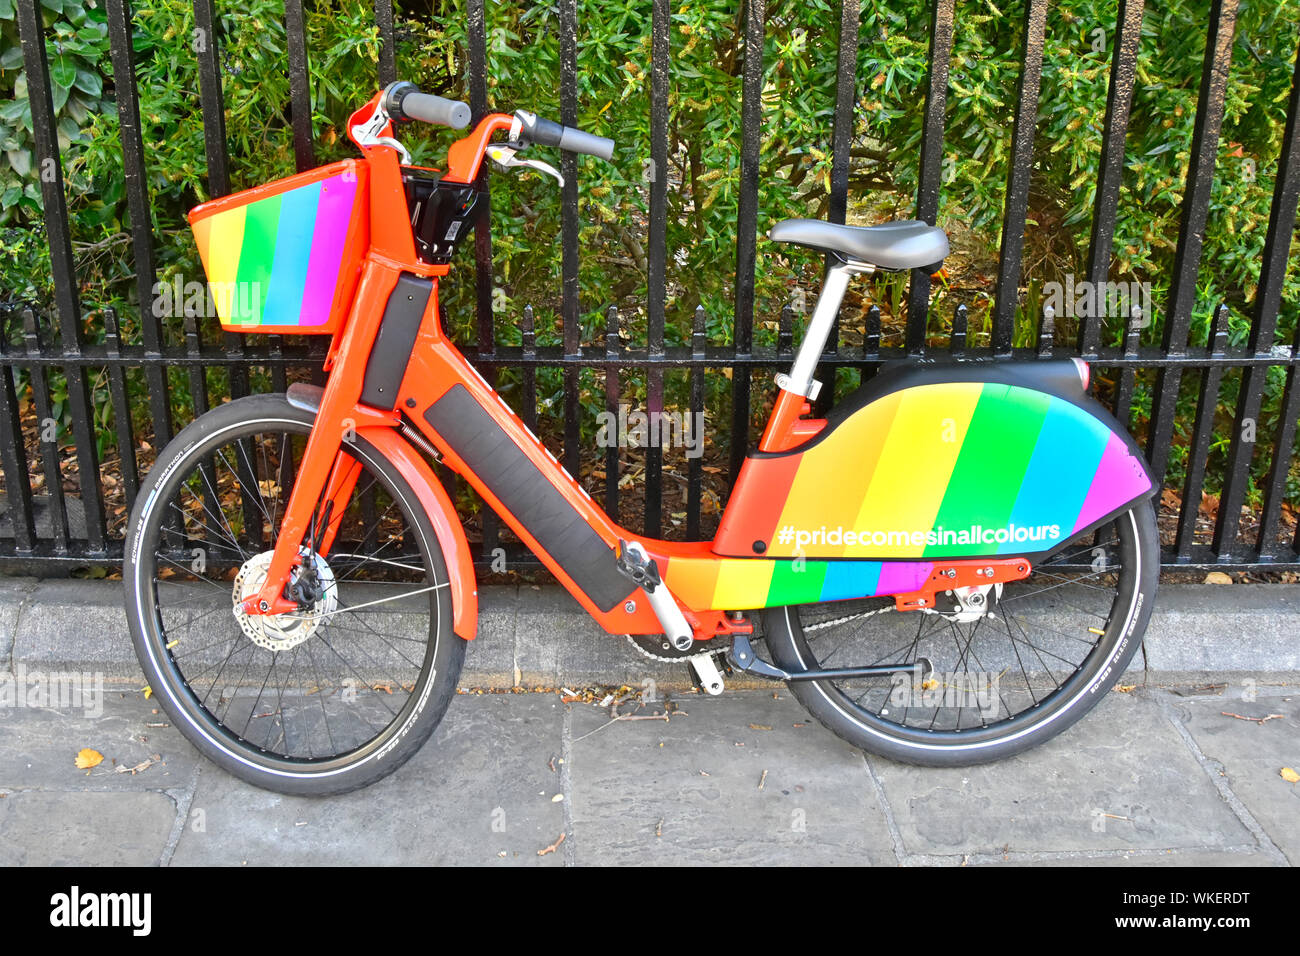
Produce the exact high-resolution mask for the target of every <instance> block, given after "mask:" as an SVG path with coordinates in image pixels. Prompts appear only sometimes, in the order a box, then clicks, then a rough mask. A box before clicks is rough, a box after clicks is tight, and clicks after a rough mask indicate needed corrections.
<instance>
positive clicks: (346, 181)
mask: <svg viewBox="0 0 1300 956" xmlns="http://www.w3.org/2000/svg"><path fill="white" fill-rule="evenodd" d="M356 194H357V177H356V174H355V173H341V174H339V175H338V176H331V177H330V178H329V179H326V180H323V181H322V182H321V192H320V205H319V206H318V207H317V209H316V229H315V231H314V232H313V234H312V239H311V259H310V260H308V262H307V283H306V287H305V288H304V289H303V294H302V313H301V315H300V316H299V319H298V324H299V325H305V326H309V325H324V324H325V323H326V322H328V321H329V317H330V309H331V308H332V307H333V305H334V294H335V291H336V290H337V288H338V279H339V263H340V262H341V261H342V259H343V243H344V241H345V240H346V239H347V235H348V221H349V220H350V219H351V218H352V203H353V200H354V199H355V198H356Z"/></svg>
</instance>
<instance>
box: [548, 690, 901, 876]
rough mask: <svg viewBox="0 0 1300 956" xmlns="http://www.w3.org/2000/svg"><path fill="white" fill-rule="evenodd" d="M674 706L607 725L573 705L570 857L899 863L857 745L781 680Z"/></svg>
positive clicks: (592, 860) (591, 710)
mask: <svg viewBox="0 0 1300 956" xmlns="http://www.w3.org/2000/svg"><path fill="white" fill-rule="evenodd" d="M678 704H679V706H680V708H681V711H682V713H679V714H677V715H675V716H673V717H672V718H671V719H670V720H669V721H668V722H666V723H665V722H663V721H658V720H638V721H631V720H627V721H617V722H615V723H613V724H611V723H609V721H610V718H609V715H608V714H607V713H606V712H604V711H602V710H600V709H598V708H595V707H592V706H590V705H577V704H575V705H572V707H573V719H572V731H571V733H572V743H571V745H570V757H569V773H570V774H571V776H572V781H573V783H572V789H573V806H572V808H571V813H572V821H573V832H572V834H571V838H572V840H573V850H572V852H573V854H574V862H575V863H577V864H580V865H583V864H590V865H607V864H613V865H641V864H648V865H655V864H667V865H674V866H682V865H701V864H756V863H785V864H793V865H810V864H827V865H836V864H852V865H857V866H861V865H876V866H882V865H884V866H893V865H896V863H897V858H896V857H895V855H894V849H893V843H892V841H891V838H890V834H889V830H888V827H887V825H886V822H885V814H884V812H883V809H882V807H881V806H880V805H879V803H878V802H877V799H876V796H875V793H876V790H875V787H874V786H873V784H872V781H871V778H870V776H869V774H868V772H867V767H866V763H865V761H864V760H863V757H862V754H861V753H859V752H858V751H856V750H853V749H852V748H851V747H849V746H848V745H847V744H845V743H844V742H843V741H841V740H839V738H837V737H835V736H834V735H833V734H831V733H829V732H827V731H825V730H823V729H822V728H821V727H820V726H818V725H816V724H815V722H812V721H811V718H809V717H808V715H807V714H806V713H805V712H804V711H803V709H802V708H801V707H800V706H799V705H798V703H797V702H796V701H795V700H794V699H793V698H792V697H790V695H789V694H788V693H786V692H784V690H783V691H781V692H779V693H778V695H776V697H775V698H774V695H773V693H772V692H770V691H769V692H764V691H747V692H737V693H729V694H727V695H724V696H722V697H716V698H714V697H706V696H699V695H696V696H683V697H681V698H679V700H678ZM661 709H662V708H660V710H661ZM642 712H643V713H653V712H654V710H652V709H650V708H645V709H644V710H643V711H642Z"/></svg>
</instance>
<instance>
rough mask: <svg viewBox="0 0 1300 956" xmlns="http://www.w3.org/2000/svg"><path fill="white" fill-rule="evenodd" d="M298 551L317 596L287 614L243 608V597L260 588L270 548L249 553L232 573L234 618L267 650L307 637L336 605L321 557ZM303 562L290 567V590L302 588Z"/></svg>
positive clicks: (333, 583) (335, 590)
mask: <svg viewBox="0 0 1300 956" xmlns="http://www.w3.org/2000/svg"><path fill="white" fill-rule="evenodd" d="M300 553H301V554H302V558H303V562H304V565H306V563H307V562H310V565H309V570H310V572H311V574H312V576H314V578H315V580H314V582H313V585H314V590H315V592H316V594H317V596H316V599H315V600H314V601H313V602H312V603H311V604H310V605H309V606H307V607H300V608H299V609H298V610H296V611H292V612H290V613H288V614H248V613H247V612H246V611H244V609H243V602H244V600H246V599H247V598H250V597H252V596H253V595H254V594H256V593H257V592H258V591H260V590H262V585H263V583H264V582H265V581H266V572H267V570H268V569H269V568H270V566H271V558H272V556H273V555H274V554H275V552H274V551H263V552H262V553H261V554H255V555H253V557H251V558H249V559H248V560H247V561H245V562H244V564H243V567H241V568H240V569H239V573H238V574H236V575H235V584H234V588H233V591H232V597H233V599H234V613H235V620H237V621H238V622H239V627H240V630H242V631H243V632H244V635H245V636H246V637H247V638H248V639H249V640H250V641H252V642H253V643H254V644H256V645H257V646H258V647H265V648H266V649H267V650H270V651H287V650H291V649H293V648H295V647H297V646H298V645H299V644H301V643H302V642H303V641H305V640H307V638H309V637H311V636H312V634H314V633H315V632H316V629H317V628H318V627H320V624H321V621H323V620H324V619H325V618H326V617H328V616H329V615H330V614H331V613H332V612H333V611H334V609H335V608H336V607H338V582H337V581H335V579H334V572H333V571H332V570H330V566H329V565H328V564H327V563H326V561H325V559H324V558H323V557H321V556H320V555H319V554H315V553H314V552H310V551H308V549H306V548H303V549H302V550H301V552H300ZM304 565H299V566H298V567H296V568H294V569H293V572H292V576H291V577H290V581H289V584H290V587H289V590H290V592H291V593H293V592H295V591H301V590H302V585H303V584H304V581H303V577H304Z"/></svg>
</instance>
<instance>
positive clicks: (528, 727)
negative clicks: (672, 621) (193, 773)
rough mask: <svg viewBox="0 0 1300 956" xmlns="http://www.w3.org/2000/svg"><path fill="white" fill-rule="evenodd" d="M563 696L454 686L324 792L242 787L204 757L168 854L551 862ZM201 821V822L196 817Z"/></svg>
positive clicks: (242, 859)
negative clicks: (553, 763)
mask: <svg viewBox="0 0 1300 956" xmlns="http://www.w3.org/2000/svg"><path fill="white" fill-rule="evenodd" d="M562 731H563V705H561V704H560V703H559V700H558V698H557V697H555V696H553V695H549V694H536V695H483V696H469V695H459V696H457V697H456V698H455V699H453V700H452V703H451V706H450V707H449V709H448V711H447V716H446V717H445V718H444V719H443V722H442V724H441V725H440V726H439V728H438V730H437V731H435V732H434V736H433V738H432V739H430V741H429V742H428V743H427V744H425V746H424V747H423V748H422V749H421V750H420V752H419V753H417V754H416V755H415V756H414V757H413V758H412V759H411V760H410V761H409V762H408V763H407V764H406V765H405V766H403V767H402V768H401V769H400V770H398V771H397V772H396V773H394V774H393V775H392V776H389V777H387V778H385V779H384V780H381V781H380V782H379V783H377V784H375V785H374V786H371V787H368V788H366V789H364V790H360V791H357V792H354V793H350V794H344V795H342V796H337V797H328V798H322V799H311V798H303V797H288V796H282V795H280V794H276V793H271V792H269V791H265V790H259V789H257V788H254V787H250V786H248V785H247V784H245V783H243V782H241V781H240V780H238V779H237V778H235V777H232V776H231V775H230V774H228V773H226V772H225V771H223V770H221V769H219V768H217V767H215V766H214V765H212V764H211V763H207V762H204V763H203V764H202V766H201V768H200V771H199V775H198V783H197V786H196V788H195V791H194V797H193V800H192V802H191V804H190V809H189V815H188V821H187V826H186V828H185V830H184V832H183V833H182V834H181V837H180V841H179V843H178V844H177V847H176V853H175V856H174V858H173V863H174V864H176V865H195V866H213V865H231V866H238V865H241V864H245V863H246V864H248V865H249V866H257V865H273V866H292V865H299V864H308V865H321V866H340V865H421V864H439V865H453V864H461V865H465V864H467V865H499V864H506V865H548V866H554V865H560V864H562V863H563V861H564V857H563V855H562V854H558V853H550V854H547V855H546V856H538V854H537V851H538V850H540V849H543V848H545V847H547V846H549V845H551V844H552V843H553V842H554V841H555V840H556V839H557V838H558V837H559V835H560V834H561V833H562V832H563V831H564V808H563V806H562V801H561V802H553V798H554V797H555V795H556V794H560V793H561V768H560V767H559V766H558V765H557V767H556V769H555V770H554V771H552V770H551V769H550V766H549V763H550V758H551V757H552V756H555V757H556V758H557V759H558V757H559V755H560V753H561V751H562V749H563V747H562V741H561V734H562ZM200 824H201V825H200Z"/></svg>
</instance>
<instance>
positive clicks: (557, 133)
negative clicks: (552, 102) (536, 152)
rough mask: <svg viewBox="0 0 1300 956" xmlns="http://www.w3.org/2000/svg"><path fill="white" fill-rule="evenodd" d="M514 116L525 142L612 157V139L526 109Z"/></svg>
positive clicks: (603, 157) (606, 158) (602, 157)
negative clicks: (565, 124)
mask: <svg viewBox="0 0 1300 956" xmlns="http://www.w3.org/2000/svg"><path fill="white" fill-rule="evenodd" d="M515 116H516V117H517V118H518V120H519V125H520V127H521V131H522V136H523V138H524V141H525V142H528V143H537V144H538V145H539V146H558V147H560V149H567V150H568V151H569V152H571V153H586V154H587V155H589V156H595V157H597V158H599V159H603V160H607V161H608V160H610V159H612V158H613V157H614V141H613V140H612V139H606V138H605V137H604V136H596V135H594V134H592V133H584V132H583V131H582V130H580V129H575V128H574V127H572V126H561V125H560V124H559V123H557V122H555V121H554V120H548V119H542V117H540V116H538V115H537V114H536V113H530V112H529V111H528V110H518V111H516V112H515Z"/></svg>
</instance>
